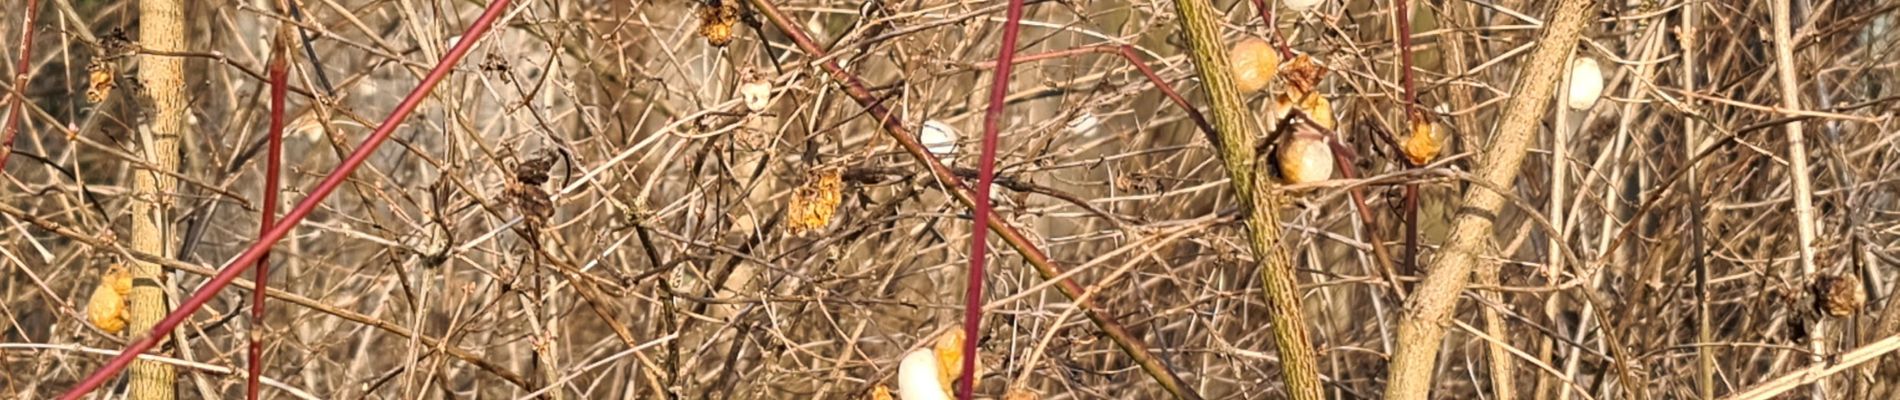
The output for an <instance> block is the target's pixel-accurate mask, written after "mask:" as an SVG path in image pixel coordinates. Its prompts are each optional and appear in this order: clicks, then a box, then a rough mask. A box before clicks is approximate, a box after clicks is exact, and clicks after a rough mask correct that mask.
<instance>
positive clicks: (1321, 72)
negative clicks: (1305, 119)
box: [1280, 54, 1326, 96]
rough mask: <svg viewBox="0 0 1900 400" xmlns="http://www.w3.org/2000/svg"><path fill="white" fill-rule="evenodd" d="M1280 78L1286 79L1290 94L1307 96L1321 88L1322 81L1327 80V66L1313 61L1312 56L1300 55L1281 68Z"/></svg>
mask: <svg viewBox="0 0 1900 400" xmlns="http://www.w3.org/2000/svg"><path fill="white" fill-rule="evenodd" d="M1280 76H1282V77H1285V78H1286V86H1287V91H1288V92H1292V93H1293V94H1295V95H1297V96H1305V95H1308V94H1312V92H1313V90H1314V89H1315V88H1318V87H1319V82H1320V80H1323V79H1326V66H1324V65H1320V64H1319V62H1318V61H1313V57H1312V56H1309V55H1305V54H1300V55H1297V56H1294V57H1293V60H1292V61H1288V62H1287V63H1286V65H1285V66H1282V67H1280Z"/></svg>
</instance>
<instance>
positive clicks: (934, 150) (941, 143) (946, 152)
mask: <svg viewBox="0 0 1900 400" xmlns="http://www.w3.org/2000/svg"><path fill="white" fill-rule="evenodd" d="M960 136H962V135H960V134H958V133H957V129H956V128H951V127H950V125H949V124H945V123H943V122H941V121H937V120H930V121H924V129H923V130H922V131H920V132H918V133H917V141H918V142H922V143H923V145H924V149H926V150H930V154H936V155H937V159H938V160H941V161H943V163H944V164H945V165H948V164H953V163H955V162H956V159H957V139H958V138H959V137H960Z"/></svg>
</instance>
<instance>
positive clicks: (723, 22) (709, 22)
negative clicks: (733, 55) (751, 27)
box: [699, 0, 739, 47]
mask: <svg viewBox="0 0 1900 400" xmlns="http://www.w3.org/2000/svg"><path fill="white" fill-rule="evenodd" d="M738 23H739V4H738V3H737V2H735V1H731V0H723V1H712V2H709V3H707V4H705V5H702V6H700V7H699V36H702V37H705V38H706V43H710V44H712V45H714V46H719V47H725V46H726V44H728V43H732V34H733V26H734V25H737V24H738Z"/></svg>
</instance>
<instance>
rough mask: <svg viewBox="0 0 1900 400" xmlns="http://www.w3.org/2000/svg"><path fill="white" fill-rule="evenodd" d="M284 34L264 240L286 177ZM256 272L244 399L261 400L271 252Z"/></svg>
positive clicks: (276, 75)
mask: <svg viewBox="0 0 1900 400" xmlns="http://www.w3.org/2000/svg"><path fill="white" fill-rule="evenodd" d="M284 33H285V32H284V31H283V30H281V29H280V30H279V31H278V38H277V42H276V43H274V45H273V47H272V51H271V60H270V131H269V132H268V133H266V134H267V135H270V145H269V147H268V150H267V151H266V156H265V157H267V158H265V159H264V207H263V215H261V216H258V221H257V234H258V236H260V237H261V236H263V235H265V234H268V233H270V228H271V225H272V224H275V223H276V219H277V192H278V191H279V184H278V177H279V176H281V175H282V174H281V173H280V171H281V169H280V168H281V166H282V164H283V158H284V156H283V153H284V96H285V95H286V94H287V92H288V91H289V88H290V62H289V60H288V58H290V57H289V56H290V51H289V49H286V48H284V47H285V46H288V43H287V42H288V41H289V40H290V38H288V37H284V35H283V34H284ZM256 268H257V274H256V275H255V277H254V278H251V279H252V280H253V281H256V282H257V287H256V288H253V289H252V290H251V337H250V342H251V358H250V372H251V373H250V375H248V376H246V377H245V382H244V398H246V399H250V400H257V398H258V397H257V388H258V383H259V381H258V379H259V377H262V376H263V375H264V341H263V340H261V339H263V337H264V329H263V328H264V316H265V313H264V299H265V298H267V296H265V293H266V292H267V291H268V290H269V289H268V288H269V287H270V285H269V280H270V251H269V249H268V248H266V250H265V251H264V255H262V256H258V258H257V267H256Z"/></svg>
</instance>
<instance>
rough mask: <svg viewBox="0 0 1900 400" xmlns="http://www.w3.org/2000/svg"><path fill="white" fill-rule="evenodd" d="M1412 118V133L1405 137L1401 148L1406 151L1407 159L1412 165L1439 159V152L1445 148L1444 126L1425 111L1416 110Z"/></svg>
mask: <svg viewBox="0 0 1900 400" xmlns="http://www.w3.org/2000/svg"><path fill="white" fill-rule="evenodd" d="M1411 114H1412V116H1411V117H1410V118H1408V119H1410V120H1411V125H1412V135H1411V136H1410V137H1407V138H1405V143H1404V144H1402V145H1400V146H1399V147H1400V150H1403V151H1405V159H1407V160H1411V161H1412V165H1425V164H1426V163H1430V162H1432V160H1436V159H1438V153H1439V152H1440V151H1442V150H1444V148H1445V146H1444V142H1443V140H1444V138H1443V137H1441V135H1442V134H1443V133H1442V131H1443V129H1442V127H1440V126H1438V123H1437V122H1436V121H1432V120H1431V118H1429V117H1426V116H1425V113H1424V112H1420V111H1416V110H1414V111H1413V112H1412V113H1411Z"/></svg>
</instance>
